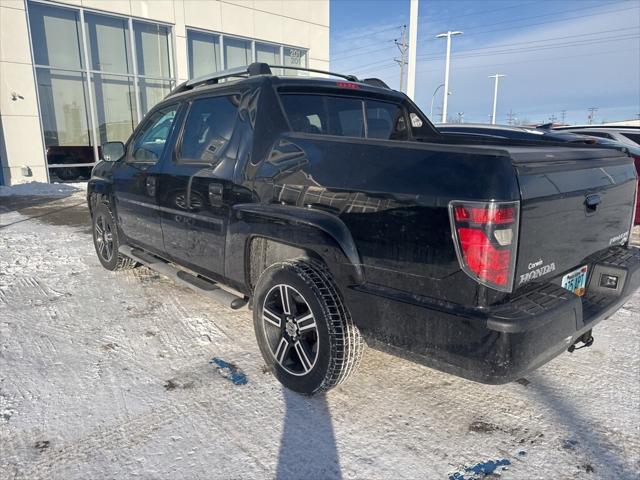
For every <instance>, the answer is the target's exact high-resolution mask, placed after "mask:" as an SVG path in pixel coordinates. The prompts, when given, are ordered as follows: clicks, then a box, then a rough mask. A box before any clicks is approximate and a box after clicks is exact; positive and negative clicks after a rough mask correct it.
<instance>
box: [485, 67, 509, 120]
mask: <svg viewBox="0 0 640 480" xmlns="http://www.w3.org/2000/svg"><path fill="white" fill-rule="evenodd" d="M500 77H506V75H501V74H499V73H496V74H495V75H489V78H495V85H494V88H493V115H491V124H492V125H495V124H496V107H497V106H498V79H499V78H500Z"/></svg>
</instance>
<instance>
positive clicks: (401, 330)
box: [347, 247, 640, 384]
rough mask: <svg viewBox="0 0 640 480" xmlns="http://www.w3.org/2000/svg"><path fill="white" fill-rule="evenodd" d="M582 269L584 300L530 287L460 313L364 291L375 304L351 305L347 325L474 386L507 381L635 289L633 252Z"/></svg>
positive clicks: (639, 281) (618, 251)
mask: <svg viewBox="0 0 640 480" xmlns="http://www.w3.org/2000/svg"><path fill="white" fill-rule="evenodd" d="M585 263H587V264H589V272H590V273H589V279H588V284H587V285H588V287H587V293H586V294H585V296H584V297H578V296H576V295H574V294H573V293H571V292H569V291H567V290H565V289H564V288H562V287H561V286H560V285H559V279H558V280H554V281H552V282H550V283H539V284H535V285H530V286H529V287H528V289H527V290H526V291H525V292H522V293H521V294H519V295H518V296H517V297H515V298H512V299H511V300H510V301H509V302H508V303H505V304H503V305H499V306H496V307H493V308H491V309H489V310H483V311H477V310H476V311H469V310H467V311H461V310H459V309H458V310H456V309H454V308H447V307H446V306H442V305H439V306H434V305H433V304H432V305H428V306H427V305H425V304H424V303H421V302H418V301H415V296H414V297H412V299H408V298H404V299H403V298H400V297H397V296H395V295H389V294H386V293H385V292H384V291H381V290H379V291H376V292H373V291H369V292H368V293H369V294H372V293H373V294H374V295H375V296H376V297H377V300H376V301H371V300H372V299H371V297H369V300H368V302H367V301H365V304H367V303H368V304H367V306H366V307H365V308H366V312H363V311H362V309H361V308H358V307H357V308H356V312H353V313H354V319H355V320H356V323H357V324H358V326H359V327H360V328H361V330H363V332H364V333H365V335H367V336H368V337H369V338H370V340H373V342H374V344H375V345H376V346H378V347H382V348H385V347H386V348H387V349H390V350H392V352H393V353H395V354H400V355H401V356H408V357H409V358H411V359H412V360H416V361H418V362H420V363H423V364H426V365H428V366H431V367H434V368H437V369H439V370H443V371H446V372H449V373H452V374H455V375H458V376H461V377H465V378H468V379H471V380H475V381H478V382H482V383H493V384H501V383H507V382H510V381H513V380H516V379H518V378H521V377H522V376H523V375H525V374H526V373H528V372H530V371H532V370H534V369H536V368H538V367H540V366H541V365H543V364H545V363H546V362H548V361H549V360H551V359H552V358H554V357H555V356H557V355H559V354H561V353H562V352H564V351H565V350H566V349H567V348H568V347H569V346H571V345H572V344H573V343H575V342H576V340H577V339H579V338H580V337H581V336H582V335H583V334H584V333H585V332H587V331H589V330H591V329H592V328H593V327H594V326H595V325H596V324H597V323H598V322H600V321H601V320H604V319H606V318H608V317H609V316H611V315H612V314H613V313H614V312H615V311H616V310H618V308H620V307H621V306H622V305H623V304H624V303H625V302H626V301H627V300H628V299H629V297H630V296H631V295H632V294H633V292H634V291H635V290H636V289H638V287H640V249H638V248H626V247H615V248H611V249H609V250H606V251H605V252H600V253H599V254H597V255H594V256H592V257H590V258H588V259H586V260H585ZM602 275H614V276H616V277H618V285H617V288H616V289H611V288H604V287H601V286H600V278H601V276H602ZM387 293H388V292H387ZM362 294H365V293H364V292H362V291H361V292H359V295H362ZM394 297H395V298H394ZM347 301H348V302H349V303H348V304H349V305H350V306H351V305H352V304H353V302H352V301H351V299H347ZM356 305H363V299H362V298H359V299H358V300H357V303H356ZM374 310H375V311H374ZM363 315H365V316H364V317H363ZM391 315H393V318H394V319H395V320H391V319H390V316H391Z"/></svg>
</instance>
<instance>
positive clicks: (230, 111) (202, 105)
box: [179, 96, 238, 163]
mask: <svg viewBox="0 0 640 480" xmlns="http://www.w3.org/2000/svg"><path fill="white" fill-rule="evenodd" d="M237 111H238V99H237V97H235V96H224V97H211V98H202V99H199V100H195V101H194V102H193V103H192V104H191V108H190V109H189V114H188V115H187V120H186V122H185V125H184V134H183V138H182V145H181V147H180V154H179V157H180V161H181V162H184V163H215V162H216V161H217V159H218V158H219V155H220V152H221V151H222V150H223V147H224V146H225V144H226V143H227V142H228V141H229V140H230V139H231V135H232V133H233V127H234V125H235V121H236V115H237Z"/></svg>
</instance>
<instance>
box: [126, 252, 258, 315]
mask: <svg viewBox="0 0 640 480" xmlns="http://www.w3.org/2000/svg"><path fill="white" fill-rule="evenodd" d="M118 251H119V252H120V253H121V254H123V255H126V256H127V257H129V258H132V259H133V260H135V261H136V262H138V263H141V264H143V265H145V266H146V267H148V268H150V269H151V270H153V271H154V272H157V273H159V274H161V275H164V276H166V277H169V278H170V279H171V280H173V281H174V282H176V283H178V284H180V285H183V286H185V287H188V288H190V289H191V290H194V291H196V292H198V293H201V294H203V295H206V296H207V297H209V298H211V299H213V300H215V301H217V302H220V303H222V304H223V305H226V306H227V307H229V308H232V309H233V310H237V309H239V308H242V307H244V306H245V305H246V304H247V299H246V298H242V297H239V296H237V295H234V294H233V293H231V292H229V291H227V290H225V289H223V288H221V287H219V286H218V284H217V283H215V282H211V281H209V280H207V279H206V278H202V277H198V276H196V275H193V274H191V273H189V272H187V271H185V270H181V269H179V268H176V267H174V266H173V265H171V264H169V263H167V262H165V261H164V260H162V259H160V258H158V257H155V256H153V255H151V254H149V253H147V252H145V251H143V250H139V249H137V248H132V247H130V246H129V245H121V246H120V248H119V249H118Z"/></svg>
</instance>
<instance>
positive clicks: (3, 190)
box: [0, 182, 87, 197]
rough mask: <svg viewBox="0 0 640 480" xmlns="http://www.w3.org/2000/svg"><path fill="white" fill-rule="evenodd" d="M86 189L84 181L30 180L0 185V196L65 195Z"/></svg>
mask: <svg viewBox="0 0 640 480" xmlns="http://www.w3.org/2000/svg"><path fill="white" fill-rule="evenodd" d="M86 189H87V183H86V182H78V183H41V182H30V183H21V184H19V185H13V186H11V187H7V186H1V185H0V197H11V196H14V195H22V196H35V195H41V196H46V197H54V196H65V195H71V194H72V193H75V192H79V191H81V190H86Z"/></svg>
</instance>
